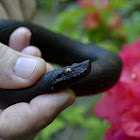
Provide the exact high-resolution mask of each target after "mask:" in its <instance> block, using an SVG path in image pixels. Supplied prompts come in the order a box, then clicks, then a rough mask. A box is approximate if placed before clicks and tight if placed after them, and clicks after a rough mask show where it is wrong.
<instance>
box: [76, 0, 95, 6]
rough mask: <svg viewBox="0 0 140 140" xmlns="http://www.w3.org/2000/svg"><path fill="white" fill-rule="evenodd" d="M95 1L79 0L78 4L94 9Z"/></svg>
mask: <svg viewBox="0 0 140 140" xmlns="http://www.w3.org/2000/svg"><path fill="white" fill-rule="evenodd" d="M94 1H95V0H78V4H79V5H80V6H81V7H92V6H93V5H94Z"/></svg>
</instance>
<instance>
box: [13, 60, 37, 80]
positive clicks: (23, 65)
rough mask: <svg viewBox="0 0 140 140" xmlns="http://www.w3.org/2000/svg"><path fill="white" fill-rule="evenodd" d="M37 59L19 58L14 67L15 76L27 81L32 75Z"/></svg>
mask: <svg viewBox="0 0 140 140" xmlns="http://www.w3.org/2000/svg"><path fill="white" fill-rule="evenodd" d="M37 61H38V59H34V58H25V57H20V58H19V59H18V60H17V62H16V64H15V67H14V73H15V75H16V76H18V77H20V78H22V79H29V78H30V76H31V74H32V73H33V71H34V69H35V67H36V65H37Z"/></svg>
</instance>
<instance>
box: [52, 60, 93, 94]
mask: <svg viewBox="0 0 140 140" xmlns="http://www.w3.org/2000/svg"><path fill="white" fill-rule="evenodd" d="M90 71H91V61H90V60H86V61H83V62H81V63H74V64H72V65H71V66H67V67H66V68H65V69H64V70H63V73H62V74H61V76H60V75H59V77H57V78H56V81H55V83H54V85H53V87H52V89H53V91H54V92H55V91H58V90H61V89H64V88H67V87H69V86H71V85H72V84H74V83H75V82H77V81H79V80H81V79H83V78H85V77H87V76H88V75H89V73H90Z"/></svg>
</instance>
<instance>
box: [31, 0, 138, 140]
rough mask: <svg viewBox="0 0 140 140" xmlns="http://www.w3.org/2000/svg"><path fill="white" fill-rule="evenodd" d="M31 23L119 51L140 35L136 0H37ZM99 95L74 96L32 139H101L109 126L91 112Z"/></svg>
mask: <svg viewBox="0 0 140 140" xmlns="http://www.w3.org/2000/svg"><path fill="white" fill-rule="evenodd" d="M33 22H34V23H37V24H39V25H41V26H44V27H45V28H48V29H50V30H52V31H54V32H57V33H59V34H64V35H66V36H69V37H70V38H73V39H75V40H79V41H81V42H84V43H94V44H96V45H98V46H99V47H103V48H106V49H109V50H112V51H115V52H116V53H119V50H120V49H121V47H122V46H123V45H124V44H127V43H131V42H133V41H135V40H136V39H138V38H139V37H140V24H139V23H140V1H139V0H135V1H134V0H133V1H130V0H37V11H36V15H35V17H34V19H33ZM102 95H103V93H101V94H98V95H94V96H88V97H78V98H77V100H76V102H75V103H74V105H72V106H71V107H70V108H68V109H67V110H65V111H63V112H62V113H61V114H60V115H59V116H58V117H57V119H56V120H55V121H54V122H53V123H52V124H50V125H49V126H48V127H47V128H45V129H44V130H42V131H41V132H40V133H39V135H38V136H37V137H36V140H77V139H80V140H103V139H104V133H105V131H106V130H107V129H108V128H109V127H110V126H109V124H107V123H106V122H105V121H104V120H100V119H98V118H97V117H96V116H95V115H94V113H93V107H94V105H95V104H96V102H97V101H98V100H99V99H100V97H101V96H102Z"/></svg>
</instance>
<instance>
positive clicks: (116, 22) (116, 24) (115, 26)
mask: <svg viewBox="0 0 140 140" xmlns="http://www.w3.org/2000/svg"><path fill="white" fill-rule="evenodd" d="M121 25H122V21H121V18H120V16H119V15H115V16H114V17H113V22H112V23H111V25H109V27H110V29H112V30H115V29H118V28H119V27H121Z"/></svg>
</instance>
